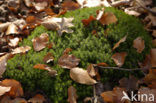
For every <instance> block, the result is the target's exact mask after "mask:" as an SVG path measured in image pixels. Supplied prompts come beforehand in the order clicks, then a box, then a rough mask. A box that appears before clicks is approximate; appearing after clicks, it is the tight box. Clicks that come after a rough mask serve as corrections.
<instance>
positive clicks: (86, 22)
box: [82, 15, 96, 26]
mask: <svg viewBox="0 0 156 103" xmlns="http://www.w3.org/2000/svg"><path fill="white" fill-rule="evenodd" d="M95 20H96V19H95V18H94V17H93V16H92V15H91V16H90V17H89V18H88V19H83V20H82V23H83V25H84V26H88V25H89V24H90V23H91V22H92V21H95Z"/></svg>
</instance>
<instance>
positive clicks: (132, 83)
mask: <svg viewBox="0 0 156 103" xmlns="http://www.w3.org/2000/svg"><path fill="white" fill-rule="evenodd" d="M119 83H120V87H122V88H126V91H133V90H137V89H138V85H139V84H138V80H137V79H136V78H135V77H134V76H132V75H130V76H129V79H128V78H125V77H124V78H122V79H121V80H120V81H119Z"/></svg>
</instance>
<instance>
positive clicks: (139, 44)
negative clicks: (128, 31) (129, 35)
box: [133, 37, 145, 53]
mask: <svg viewBox="0 0 156 103" xmlns="http://www.w3.org/2000/svg"><path fill="white" fill-rule="evenodd" d="M133 47H134V48H136V49H137V52H138V53H141V52H142V51H143V50H144V48H145V44H144V40H143V39H142V38H141V37H137V38H136V39H135V40H134V41H133Z"/></svg>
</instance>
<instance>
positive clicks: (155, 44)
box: [152, 39, 156, 47]
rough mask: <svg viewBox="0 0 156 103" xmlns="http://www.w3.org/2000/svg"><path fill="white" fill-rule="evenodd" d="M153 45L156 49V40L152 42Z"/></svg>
mask: <svg viewBox="0 0 156 103" xmlns="http://www.w3.org/2000/svg"><path fill="white" fill-rule="evenodd" d="M152 44H153V46H154V47H156V39H154V40H152Z"/></svg>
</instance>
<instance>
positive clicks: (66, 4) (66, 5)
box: [62, 0, 80, 10]
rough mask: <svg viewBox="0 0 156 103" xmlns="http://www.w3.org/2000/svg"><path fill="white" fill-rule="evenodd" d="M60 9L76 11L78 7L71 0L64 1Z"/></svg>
mask: <svg viewBox="0 0 156 103" xmlns="http://www.w3.org/2000/svg"><path fill="white" fill-rule="evenodd" d="M62 8H63V9H67V10H76V9H78V8H80V5H79V4H78V3H76V2H74V1H72V0H65V1H64V2H63V3H62Z"/></svg>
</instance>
